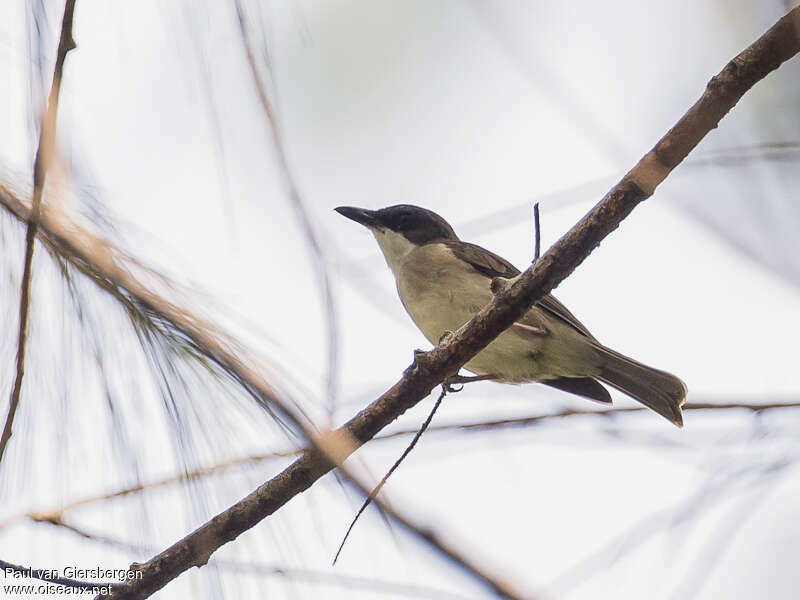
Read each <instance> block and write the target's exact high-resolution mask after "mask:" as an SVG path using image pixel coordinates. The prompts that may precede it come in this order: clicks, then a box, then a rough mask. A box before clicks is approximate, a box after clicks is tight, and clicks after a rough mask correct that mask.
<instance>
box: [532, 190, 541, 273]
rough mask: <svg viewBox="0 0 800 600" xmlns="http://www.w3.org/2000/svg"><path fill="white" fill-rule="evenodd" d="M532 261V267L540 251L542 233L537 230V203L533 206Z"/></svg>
mask: <svg viewBox="0 0 800 600" xmlns="http://www.w3.org/2000/svg"><path fill="white" fill-rule="evenodd" d="M533 235H534V238H533V260H532V261H531V262H532V263H533V264H534V265H535V264H536V261H537V260H539V254H540V252H541V250H542V240H541V237H542V232H541V229H539V203H538V202H537V203H536V204H534V205H533Z"/></svg>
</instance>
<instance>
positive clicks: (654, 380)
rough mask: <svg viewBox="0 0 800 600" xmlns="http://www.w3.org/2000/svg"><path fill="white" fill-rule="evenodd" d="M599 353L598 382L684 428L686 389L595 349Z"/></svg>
mask: <svg viewBox="0 0 800 600" xmlns="http://www.w3.org/2000/svg"><path fill="white" fill-rule="evenodd" d="M598 349H599V350H600V360H599V373H598V375H597V376H596V377H597V378H598V379H600V380H601V381H603V382H604V383H607V384H608V385H610V386H612V387H615V388H617V389H618V390H619V391H621V392H624V393H626V394H628V395H629V396H631V397H632V398H633V399H634V400H638V401H639V402H641V403H642V404H644V405H645V406H646V407H648V408H650V409H652V410H654V411H655V412H657V413H658V414H660V415H661V416H662V417H665V418H667V419H669V420H670V421H672V422H673V423H674V424H675V425H677V426H678V427H683V417H682V415H681V406H682V405H683V403H684V402H685V401H686V385H684V383H683V382H682V381H681V380H680V379H678V378H677V377H675V376H674V375H671V374H670V373H667V372H665V371H659V370H658V369H654V368H652V367H648V366H647V365H643V364H642V363H639V362H636V361H635V360H633V359H630V358H628V357H627V356H623V355H622V354H619V353H618V352H614V351H613V350H611V349H610V348H606V347H605V346H598Z"/></svg>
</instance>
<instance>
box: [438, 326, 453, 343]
mask: <svg viewBox="0 0 800 600" xmlns="http://www.w3.org/2000/svg"><path fill="white" fill-rule="evenodd" d="M454 335H455V333H453V332H452V331H450V330H449V329H445V330H444V333H443V334H442V336H441V337H440V338H439V345H440V346H441V345H442V344H447V343H448V342H449V341H450V340H451V339H453V336H454Z"/></svg>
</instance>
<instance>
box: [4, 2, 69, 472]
mask: <svg viewBox="0 0 800 600" xmlns="http://www.w3.org/2000/svg"><path fill="white" fill-rule="evenodd" d="M74 14H75V0H66V3H65V5H64V17H63V19H62V21H61V35H60V37H59V40H58V50H57V52H56V64H55V67H54V69H53V82H52V84H51V86H50V96H49V98H48V100H47V107H46V108H45V113H44V117H43V118H42V126H41V128H40V131H39V145H38V147H37V148H36V158H35V159H34V161H33V199H32V200H31V211H30V214H29V216H28V228H27V231H26V232H25V263H24V265H23V267H22V283H21V285H20V294H19V332H18V335H17V358H16V361H17V369H16V375H15V377H14V385H13V387H12V388H11V396H10V398H9V401H8V414H7V416H6V422H5V425H4V426H3V433H2V434H0V462H2V460H3V455H4V454H5V451H6V447H7V446H8V442H9V440H10V439H11V435H12V433H13V427H14V417H15V416H16V414H17V409H18V408H19V400H20V396H21V394H22V380H23V379H24V377H25V347H26V346H27V343H28V320H29V318H30V308H31V279H32V277H33V248H34V242H35V241H36V229H37V228H38V226H39V214H40V208H41V204H42V194H43V193H44V184H45V181H46V180H47V169H48V167H49V166H50V161H51V160H52V158H53V156H54V153H55V145H56V144H55V138H56V116H57V115H58V97H59V94H60V92H61V77H62V75H63V73H64V61H65V60H66V58H67V53H68V52H69V51H70V50H72V49H73V48H74V47H75V40H74V39H73V38H72V17H73V15H74Z"/></svg>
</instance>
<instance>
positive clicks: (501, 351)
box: [334, 204, 687, 427]
mask: <svg viewBox="0 0 800 600" xmlns="http://www.w3.org/2000/svg"><path fill="white" fill-rule="evenodd" d="M334 210H335V211H336V212H338V213H339V214H341V215H342V216H344V217H347V218H348V219H351V220H352V221H355V222H356V223H359V224H361V225H363V226H364V227H366V228H367V229H368V230H369V231H370V232H371V233H372V234H373V236H374V237H375V239H376V240H377V242H378V246H379V247H380V249H381V252H382V253H383V256H384V258H385V259H386V263H387V265H388V266H389V269H390V270H391V272H392V274H393V275H394V279H395V283H396V285H397V292H398V294H399V296H400V301H401V302H402V304H403V307H404V308H405V310H406V312H407V313H408V314H409V316H410V317H411V319H412V320H413V321H414V323H415V324H416V325H417V327H418V328H419V329H420V330H421V332H422V333H423V335H424V336H425V337H426V338H427V339H428V341H430V342H431V343H432V344H434V345H436V344H438V343H439V341H440V340H441V339H442V338H443V336H446V335H448V334H449V333H451V332H454V331H456V330H458V328H459V327H461V326H462V325H463V324H464V323H466V322H467V321H469V320H470V319H471V318H472V317H473V316H474V315H475V314H477V313H478V312H479V311H480V310H481V309H482V308H483V307H484V306H486V305H487V304H489V302H491V300H492V297H493V294H494V292H493V289H494V290H496V289H497V282H498V281H503V280H511V279H514V278H515V277H517V276H518V275H519V274H520V271H519V269H517V268H516V267H515V266H514V265H512V264H511V263H510V262H508V261H507V260H506V259H504V258H502V257H501V256H498V255H497V254H495V253H494V252H491V251H489V250H486V249H485V248H482V247H480V246H478V245H476V244H471V243H469V242H464V241H462V240H461V239H459V237H458V236H457V235H456V232H455V231H454V230H453V228H452V227H451V226H450V224H449V223H448V222H447V221H446V220H445V219H443V218H442V217H441V216H439V215H438V214H436V213H435V212H433V211H431V210H428V209H426V208H422V207H419V206H413V205H410V204H399V205H395V206H388V207H386V208H381V209H379V210H370V209H367V208H357V207H354V206H340V207H338V208H335V209H334ZM497 278H502V279H500V280H497ZM493 281H494V282H495V286H494V288H493V285H492V282H493ZM464 368H465V369H466V370H467V371H469V372H471V373H473V374H474V375H475V376H476V379H477V378H480V379H490V380H493V381H497V382H500V383H513V384H519V383H528V382H539V383H543V384H545V385H548V386H551V387H553V388H557V389H559V390H562V391H565V392H569V393H572V394H575V395H578V396H581V397H584V398H588V399H590V400H595V401H598V402H603V403H611V394H610V393H609V391H608V390H607V389H606V388H605V387H604V386H603V385H602V384H601V382H602V383H604V384H607V385H609V386H611V387H612V388H616V389H617V390H619V391H621V392H623V393H625V394H627V395H628V396H630V397H631V398H633V399H634V400H637V401H638V402H640V403H642V404H643V405H644V406H646V407H648V408H650V409H651V410H653V411H655V412H656V413H658V414H659V415H661V416H663V417H665V418H666V419H668V420H669V421H670V422H672V423H674V424H675V425H677V426H678V427H682V426H683V417H682V414H681V406H682V405H683V403H684V402H685V400H686V394H687V388H686V385H685V384H684V383H683V381H681V380H680V379H679V378H678V377H676V376H675V375H672V374H670V373H667V372H666V371H661V370H658V369H654V368H653V367H649V366H647V365H644V364H642V363H640V362H637V361H635V360H633V359H632V358H628V357H627V356H625V355H623V354H620V353H619V352H616V351H615V350H612V349H611V348H609V347H607V346H604V345H603V344H601V343H600V342H599V341H598V340H597V339H596V338H595V337H594V336H593V335H592V334H591V333H589V330H588V329H587V328H586V327H585V326H584V325H583V324H582V323H581V322H580V321H579V320H578V319H577V318H576V317H575V315H573V314H572V313H571V312H570V311H569V310H567V308H566V307H565V306H564V305H563V304H562V303H561V302H559V301H558V300H556V298H555V297H554V296H552V295H551V294H547V295H546V296H544V297H543V298H542V299H541V300H539V301H538V302H537V303H536V304H535V305H534V306H533V307H531V308H530V309H529V310H528V311H527V312H526V313H525V314H524V315H523V316H522V317H521V318H520V319H518V320H517V321H516V322H514V323H513V324H512V325H511V326H510V327H509V328H508V329H506V330H505V331H504V332H503V333H501V334H500V335H499V336H498V337H497V338H496V339H495V340H493V341H492V342H491V343H490V344H489V345H488V346H486V347H485V348H484V349H483V350H481V351H480V352H479V353H478V354H477V355H476V356H474V357H473V358H472V359H470V360H469V361H468V362H467V363H466V364H465V365H464Z"/></svg>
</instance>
